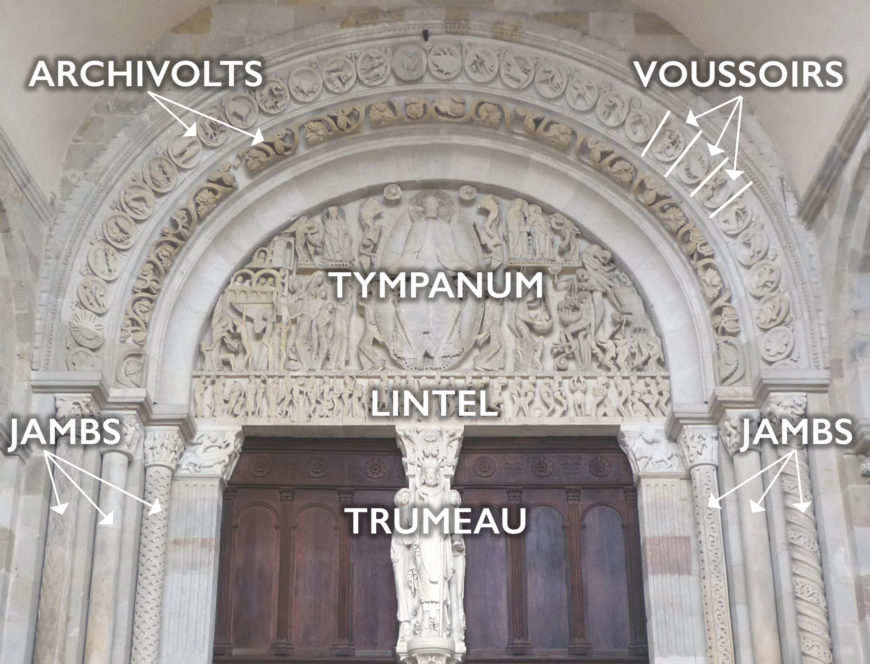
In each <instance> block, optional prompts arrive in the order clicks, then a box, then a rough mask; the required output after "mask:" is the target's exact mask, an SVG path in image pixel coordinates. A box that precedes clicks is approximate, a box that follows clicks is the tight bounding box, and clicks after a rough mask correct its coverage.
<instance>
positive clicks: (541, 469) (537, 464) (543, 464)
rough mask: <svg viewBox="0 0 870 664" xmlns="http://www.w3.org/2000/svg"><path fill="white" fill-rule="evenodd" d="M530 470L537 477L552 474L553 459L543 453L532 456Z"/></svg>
mask: <svg viewBox="0 0 870 664" xmlns="http://www.w3.org/2000/svg"><path fill="white" fill-rule="evenodd" d="M532 472H533V473H534V474H535V475H537V476H538V477H549V476H550V475H552V474H553V461H552V460H551V459H550V457H547V456H544V455H543V454H541V455H538V456H534V457H532Z"/></svg>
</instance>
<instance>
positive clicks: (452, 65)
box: [429, 42, 462, 80]
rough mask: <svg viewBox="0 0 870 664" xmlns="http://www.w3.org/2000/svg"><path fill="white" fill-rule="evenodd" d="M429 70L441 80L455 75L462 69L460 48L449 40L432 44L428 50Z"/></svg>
mask: <svg viewBox="0 0 870 664" xmlns="http://www.w3.org/2000/svg"><path fill="white" fill-rule="evenodd" d="M429 71H430V72H431V73H432V76H434V77H435V78H438V79H441V80H447V79H451V78H454V77H456V76H457V75H458V74H459V72H460V71H462V48H461V47H460V46H459V45H458V44H454V43H451V42H442V43H440V44H435V45H433V46H432V48H431V49H430V50H429Z"/></svg>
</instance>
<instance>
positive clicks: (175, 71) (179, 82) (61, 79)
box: [27, 58, 263, 90]
mask: <svg viewBox="0 0 870 664" xmlns="http://www.w3.org/2000/svg"><path fill="white" fill-rule="evenodd" d="M262 70H263V62H262V60H256V59H246V60H241V59H237V58H220V59H217V60H194V59H162V60H153V59H149V58H125V59H114V58H89V59H86V60H74V59H72V58H57V59H56V60H47V59H45V58H39V59H37V60H36V62H34V64H33V70H32V71H31V73H30V76H29V77H28V80H27V87H28V88H36V87H43V86H44V87H48V88H53V89H56V88H116V87H123V88H125V89H128V90H137V89H143V88H160V87H161V86H164V85H167V84H171V85H173V86H174V87H179V88H192V87H194V86H201V87H204V88H233V87H235V86H236V85H238V84H241V85H244V86H245V87H248V88H256V87H259V86H260V85H262V83H263V73H262Z"/></svg>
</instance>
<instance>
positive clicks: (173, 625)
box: [160, 426, 244, 664]
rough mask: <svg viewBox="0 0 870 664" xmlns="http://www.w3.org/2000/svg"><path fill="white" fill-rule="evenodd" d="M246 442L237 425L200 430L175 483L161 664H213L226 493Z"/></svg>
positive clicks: (176, 474) (167, 561)
mask: <svg viewBox="0 0 870 664" xmlns="http://www.w3.org/2000/svg"><path fill="white" fill-rule="evenodd" d="M243 440H244V437H243V435H242V429H241V427H239V426H225V427H217V426H215V427H208V428H203V427H200V428H199V430H198V431H197V434H196V437H195V438H194V439H193V442H192V443H191V444H190V445H188V446H187V448H186V449H185V450H184V454H183V455H182V457H181V461H180V462H179V464H178V470H177V471H176V473H175V479H174V480H173V483H172V502H171V508H170V510H169V514H170V517H169V532H168V537H167V544H166V574H165V579H166V582H165V587H166V591H165V595H164V597H163V629H162V632H161V633H162V639H161V640H162V643H161V648H160V661H161V662H162V663H163V664H194V663H197V664H198V663H200V662H201V663H202V664H206V663H207V662H211V660H212V647H213V645H214V627H215V611H216V609H217V578H218V553H219V550H220V537H221V514H222V508H223V505H222V500H223V492H224V489H225V488H226V483H227V480H228V479H229V477H230V475H232V472H233V469H234V468H235V466H236V462H237V461H238V459H239V454H240V453H241V451H242V442H243Z"/></svg>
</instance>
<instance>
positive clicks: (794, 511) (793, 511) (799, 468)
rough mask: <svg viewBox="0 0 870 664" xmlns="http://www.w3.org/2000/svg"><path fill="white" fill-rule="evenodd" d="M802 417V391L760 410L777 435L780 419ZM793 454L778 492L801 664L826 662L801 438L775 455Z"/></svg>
mask: <svg viewBox="0 0 870 664" xmlns="http://www.w3.org/2000/svg"><path fill="white" fill-rule="evenodd" d="M806 413H807V395H806V394H801V393H780V394H771V395H770V396H769V397H768V399H767V402H766V404H765V408H764V414H765V415H766V416H767V417H768V419H769V420H770V421H771V424H773V425H774V428H775V429H776V430H777V431H778V432H779V431H781V422H782V421H783V420H787V421H789V422H791V423H792V424H793V425H796V424H797V423H798V422H799V421H800V420H802V419H804V418H805V417H806ZM792 451H794V452H796V457H797V463H795V461H794V460H793V459H790V460H788V461H786V462H784V463H785V467H784V468H783V470H782V475H781V477H780V489H779V491H780V492H781V496H782V511H783V513H784V516H785V534H786V538H787V540H788V552H789V559H790V562H791V590H792V593H793V595H794V604H795V610H796V613H797V627H798V641H799V643H800V653H801V663H802V664H830V663H831V662H833V661H834V656H833V652H832V645H831V628H830V625H829V624H828V605H827V600H826V598H825V582H824V578H823V576H822V559H821V555H820V553H819V534H818V530H817V529H816V516H815V511H814V506H813V504H812V500H813V493H812V484H811V482H810V469H809V464H808V462H807V451H806V449H805V448H804V447H803V445H801V443H800V441H799V440H795V439H794V438H793V437H791V438H790V439H789V444H788V445H787V446H781V447H779V448H778V449H777V454H778V455H779V456H780V457H782V456H784V455H786V454H789V453H791V452H792ZM798 473H800V489H799V487H798ZM801 492H802V494H803V495H802V496H801ZM801 498H802V499H803V501H809V502H810V504H809V506H808V507H807V508H806V511H804V510H802V509H800V507H799V505H800V503H801Z"/></svg>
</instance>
